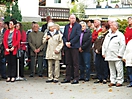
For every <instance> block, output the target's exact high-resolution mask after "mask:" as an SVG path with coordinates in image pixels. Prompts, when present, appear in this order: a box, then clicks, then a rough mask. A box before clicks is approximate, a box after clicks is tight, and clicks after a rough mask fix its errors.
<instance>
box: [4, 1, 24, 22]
mask: <svg viewBox="0 0 132 99" xmlns="http://www.w3.org/2000/svg"><path fill="white" fill-rule="evenodd" d="M10 19H16V20H17V21H21V20H22V15H21V11H20V10H19V7H18V2H17V1H16V2H15V3H13V2H12V3H10V2H7V3H6V11H5V14H4V21H9V20H10Z"/></svg>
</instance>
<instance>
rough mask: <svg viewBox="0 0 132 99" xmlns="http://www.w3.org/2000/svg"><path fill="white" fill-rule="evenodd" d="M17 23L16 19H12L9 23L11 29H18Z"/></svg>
mask: <svg viewBox="0 0 132 99" xmlns="http://www.w3.org/2000/svg"><path fill="white" fill-rule="evenodd" d="M16 24H17V21H16V20H15V19H11V20H10V21H9V29H13V28H15V27H16Z"/></svg>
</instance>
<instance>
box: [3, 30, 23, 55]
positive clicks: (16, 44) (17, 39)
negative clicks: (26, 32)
mask: <svg viewBox="0 0 132 99" xmlns="http://www.w3.org/2000/svg"><path fill="white" fill-rule="evenodd" d="M9 32H10V30H6V31H5V33H4V38H3V44H4V48H5V55H8V54H10V52H7V51H6V49H7V48H8V36H9ZM16 34H17V35H16ZM20 39H21V34H20V31H19V30H16V29H15V30H14V33H13V37H12V46H14V50H13V55H16V54H17V49H18V48H19V45H20Z"/></svg>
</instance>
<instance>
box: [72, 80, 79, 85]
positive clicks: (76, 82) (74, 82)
mask: <svg viewBox="0 0 132 99" xmlns="http://www.w3.org/2000/svg"><path fill="white" fill-rule="evenodd" d="M78 83H79V81H78V80H73V81H72V83H71V84H78Z"/></svg>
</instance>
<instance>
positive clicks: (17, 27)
mask: <svg viewBox="0 0 132 99" xmlns="http://www.w3.org/2000/svg"><path fill="white" fill-rule="evenodd" d="M16 29H17V30H20V32H21V33H22V24H21V23H20V22H17V24H16Z"/></svg>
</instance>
